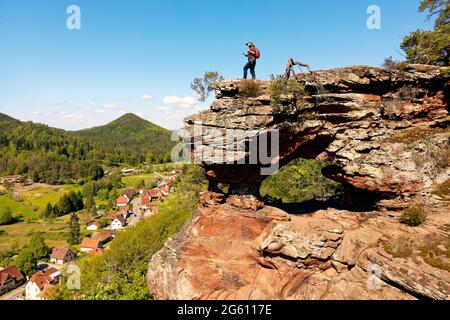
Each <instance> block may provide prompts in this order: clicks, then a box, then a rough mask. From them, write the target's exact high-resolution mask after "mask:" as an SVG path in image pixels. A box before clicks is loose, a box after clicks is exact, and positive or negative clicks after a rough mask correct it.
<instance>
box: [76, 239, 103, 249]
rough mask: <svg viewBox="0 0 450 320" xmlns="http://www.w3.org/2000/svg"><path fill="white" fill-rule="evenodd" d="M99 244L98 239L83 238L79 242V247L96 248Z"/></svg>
mask: <svg viewBox="0 0 450 320" xmlns="http://www.w3.org/2000/svg"><path fill="white" fill-rule="evenodd" d="M99 246H100V240H98V239H91V238H84V239H83V241H82V242H81V244H80V247H81V248H88V249H96V248H98V247H99Z"/></svg>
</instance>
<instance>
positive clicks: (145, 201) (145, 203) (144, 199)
mask: <svg viewBox="0 0 450 320" xmlns="http://www.w3.org/2000/svg"><path fill="white" fill-rule="evenodd" d="M151 205H152V198H151V197H149V196H147V195H142V196H141V209H142V210H147V209H149V208H150V206H151Z"/></svg>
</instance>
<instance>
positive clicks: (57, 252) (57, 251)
mask: <svg viewBox="0 0 450 320" xmlns="http://www.w3.org/2000/svg"><path fill="white" fill-rule="evenodd" d="M69 251H72V250H70V249H69V248H65V247H55V248H53V250H52V253H51V254H50V258H53V259H57V260H63V259H64V258H65V256H66V254H67V253H68V252H69Z"/></svg>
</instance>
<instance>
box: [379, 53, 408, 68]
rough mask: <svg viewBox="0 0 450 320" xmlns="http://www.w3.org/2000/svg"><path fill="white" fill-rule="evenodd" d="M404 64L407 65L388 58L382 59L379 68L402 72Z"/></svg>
mask: <svg viewBox="0 0 450 320" xmlns="http://www.w3.org/2000/svg"><path fill="white" fill-rule="evenodd" d="M405 64H407V63H406V62H405V61H399V60H394V58H392V56H390V57H388V58H386V59H384V62H383V64H382V65H381V67H382V68H385V69H388V70H402V69H404V67H405Z"/></svg>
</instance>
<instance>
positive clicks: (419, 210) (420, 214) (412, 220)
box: [400, 204, 427, 227]
mask: <svg viewBox="0 0 450 320" xmlns="http://www.w3.org/2000/svg"><path fill="white" fill-rule="evenodd" d="M426 218H427V213H426V211H425V209H424V208H423V206H422V205H420V204H414V205H412V206H410V207H408V208H406V209H405V210H404V211H403V214H402V216H401V218H400V222H401V223H404V224H406V225H408V226H410V227H417V226H420V225H421V224H422V223H424V222H425V220H426Z"/></svg>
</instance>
